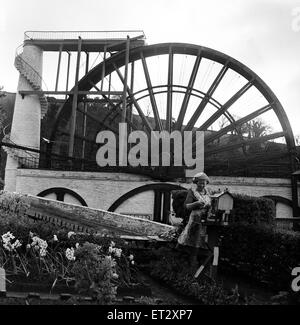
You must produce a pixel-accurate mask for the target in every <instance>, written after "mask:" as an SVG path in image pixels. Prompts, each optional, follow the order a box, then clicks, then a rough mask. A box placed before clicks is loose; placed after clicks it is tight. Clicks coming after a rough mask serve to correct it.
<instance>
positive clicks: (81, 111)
mask: <svg viewBox="0 0 300 325" xmlns="http://www.w3.org/2000/svg"><path fill="white" fill-rule="evenodd" d="M77 110H78V111H79V112H80V113H82V114H84V115H86V116H87V117H89V118H90V119H92V120H94V121H96V122H97V123H99V124H100V125H102V126H104V127H106V128H107V129H108V130H110V131H112V132H115V133H117V134H118V132H119V131H118V130H117V129H116V128H114V127H112V126H110V125H109V124H107V123H106V122H103V120H100V119H98V118H96V117H95V116H93V115H92V114H90V113H88V112H85V111H84V110H82V109H80V108H79V107H77Z"/></svg>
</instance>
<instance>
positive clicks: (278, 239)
mask: <svg viewBox="0 0 300 325" xmlns="http://www.w3.org/2000/svg"><path fill="white" fill-rule="evenodd" d="M220 254H221V263H220V267H221V268H226V269H229V270H231V271H233V270H235V271H237V272H239V273H241V274H244V275H246V276H248V277H249V278H252V279H254V280H256V281H259V282H260V283H264V284H265V285H267V286H268V287H269V288H272V289H274V290H287V289H288V288H289V287H290V282H291V280H292V277H291V270H292V269H293V268H294V267H296V266H300V234H299V233H296V232H291V231H285V230H279V229H276V228H275V227H271V226H266V225H265V226H263V225H260V226H258V225H249V224H246V223H237V224H232V225H230V226H229V227H227V228H226V229H224V230H223V240H222V246H221V250H220Z"/></svg>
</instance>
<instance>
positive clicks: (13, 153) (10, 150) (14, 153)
mask: <svg viewBox="0 0 300 325" xmlns="http://www.w3.org/2000/svg"><path fill="white" fill-rule="evenodd" d="M14 64H15V67H16V69H17V70H18V71H19V73H20V74H21V75H22V76H23V77H24V78H25V79H26V80H27V81H28V83H29V84H30V86H31V87H32V89H33V90H34V91H37V92H38V93H37V96H38V99H39V102H40V107H41V119H43V118H44V116H45V115H46V114H47V111H48V101H47V98H46V97H45V95H44V94H43V93H42V91H43V90H42V87H41V86H40V85H42V83H43V80H42V77H41V75H40V74H39V73H38V72H37V71H36V70H35V69H34V68H33V67H32V66H31V65H30V64H29V63H27V62H26V61H25V60H24V59H23V57H22V53H18V49H17V52H16V56H15V62H14ZM2 142H3V144H4V143H7V144H8V145H10V146H5V145H4V146H3V149H4V151H5V152H6V153H7V154H8V155H9V156H10V157H12V158H13V159H15V160H17V161H18V165H19V166H20V167H25V166H26V167H31V168H37V167H38V164H39V154H38V153H36V152H32V151H27V150H24V149H20V148H17V147H14V145H15V146H17V144H16V143H14V142H13V141H12V140H11V139H10V134H9V133H5V132H4V137H3V140H2ZM28 149H29V148H28ZM33 149H37V148H33ZM29 150H30V149H29Z"/></svg>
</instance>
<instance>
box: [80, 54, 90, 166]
mask: <svg viewBox="0 0 300 325" xmlns="http://www.w3.org/2000/svg"><path fill="white" fill-rule="evenodd" d="M85 54H86V61H85V74H86V75H87V74H88V72H89V58H90V55H89V53H88V52H86V53H85ZM83 110H84V113H85V114H83V125H82V135H83V140H82V149H81V158H82V159H84V156H85V137H86V122H87V116H86V113H87V102H86V101H84V103H83ZM81 169H82V170H84V162H83V161H82V164H81Z"/></svg>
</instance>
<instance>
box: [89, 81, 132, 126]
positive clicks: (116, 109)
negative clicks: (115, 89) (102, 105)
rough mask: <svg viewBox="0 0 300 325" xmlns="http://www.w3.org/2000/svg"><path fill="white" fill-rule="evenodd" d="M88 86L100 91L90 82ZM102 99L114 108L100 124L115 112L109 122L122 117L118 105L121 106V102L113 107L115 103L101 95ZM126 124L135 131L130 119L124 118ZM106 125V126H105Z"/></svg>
mask: <svg viewBox="0 0 300 325" xmlns="http://www.w3.org/2000/svg"><path fill="white" fill-rule="evenodd" d="M90 84H91V85H92V86H93V87H94V88H95V89H96V90H98V91H100V89H99V88H98V87H97V86H96V85H95V84H94V83H93V82H92V81H90ZM102 97H103V98H104V99H105V100H106V101H107V102H108V103H109V104H110V105H111V106H112V107H113V108H114V109H111V110H109V112H108V113H107V114H106V115H105V116H104V118H103V120H102V123H105V121H106V120H107V119H108V117H109V116H110V115H111V114H113V113H114V112H115V115H114V116H113V117H112V119H111V122H113V121H114V120H115V118H116V117H117V116H122V110H121V108H120V105H121V104H122V100H120V101H119V102H118V104H117V105H115V103H114V102H113V101H112V100H111V99H110V98H109V97H107V96H106V95H102ZM125 120H126V122H127V123H128V124H129V125H130V126H131V127H132V128H133V129H135V130H136V129H137V127H136V126H135V125H134V124H133V123H132V122H131V120H130V118H128V117H126V118H125ZM105 125H108V124H105Z"/></svg>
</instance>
